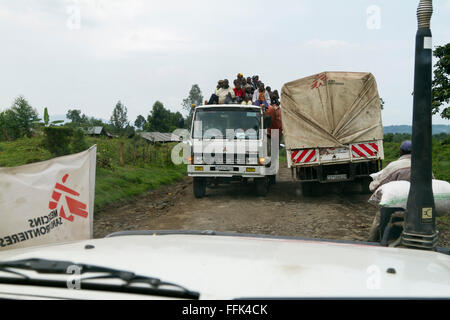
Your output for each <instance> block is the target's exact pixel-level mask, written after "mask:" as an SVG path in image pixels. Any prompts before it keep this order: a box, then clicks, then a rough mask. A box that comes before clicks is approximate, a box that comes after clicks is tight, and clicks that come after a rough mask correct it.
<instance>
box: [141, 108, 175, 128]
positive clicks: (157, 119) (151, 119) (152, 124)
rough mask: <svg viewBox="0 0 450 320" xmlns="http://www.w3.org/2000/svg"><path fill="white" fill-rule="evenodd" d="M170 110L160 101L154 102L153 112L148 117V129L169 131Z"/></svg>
mask: <svg viewBox="0 0 450 320" xmlns="http://www.w3.org/2000/svg"><path fill="white" fill-rule="evenodd" d="M169 121H170V111H169V110H167V109H166V108H164V105H163V104H162V103H161V102H160V101H156V102H155V103H154V104H153V108H152V111H151V113H150V114H149V115H148V117H147V124H146V126H145V130H146V131H159V132H168V131H169Z"/></svg>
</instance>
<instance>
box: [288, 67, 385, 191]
mask: <svg viewBox="0 0 450 320" xmlns="http://www.w3.org/2000/svg"><path fill="white" fill-rule="evenodd" d="M281 112H282V119H283V133H284V139H285V144H286V152H287V161H288V167H289V168H291V170H292V173H293V176H294V177H295V178H296V179H298V180H300V181H301V182H302V183H303V189H304V193H306V194H307V193H310V192H311V187H312V185H313V184H314V183H318V182H319V183H328V182H338V181H354V180H359V181H360V182H361V186H362V188H363V190H364V191H368V184H369V183H370V180H371V179H370V176H369V175H370V174H371V173H374V172H377V171H379V170H381V168H382V164H381V161H382V160H383V159H384V152H383V126H382V121H381V103H380V97H379V94H378V89H377V84H376V81H375V77H374V76H373V75H372V74H371V73H363V72H323V73H320V74H316V75H312V76H309V77H306V78H302V79H299V80H295V81H292V82H288V83H286V84H284V86H283V88H282V90H281Z"/></svg>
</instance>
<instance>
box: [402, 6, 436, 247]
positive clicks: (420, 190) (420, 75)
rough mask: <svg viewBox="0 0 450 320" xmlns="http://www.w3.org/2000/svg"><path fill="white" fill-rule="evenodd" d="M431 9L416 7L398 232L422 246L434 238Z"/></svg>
mask: <svg viewBox="0 0 450 320" xmlns="http://www.w3.org/2000/svg"><path fill="white" fill-rule="evenodd" d="M432 13H433V4H432V0H421V1H420V3H419V7H418V9H417V19H418V23H419V27H418V30H417V34H416V59H415V69H414V100H413V127H412V152H411V187H410V190H409V196H408V204H407V209H406V214H405V229H404V232H403V234H402V243H403V245H405V246H408V247H416V248H425V249H434V248H435V247H436V242H437V239H438V232H437V231H436V220H435V215H436V212H435V205H434V197H433V189H432V167H431V163H432V162H431V148H432V132H431V100H432V96H431V73H432V45H431V42H432V41H431V39H432V38H431V30H430V20H431V15H432Z"/></svg>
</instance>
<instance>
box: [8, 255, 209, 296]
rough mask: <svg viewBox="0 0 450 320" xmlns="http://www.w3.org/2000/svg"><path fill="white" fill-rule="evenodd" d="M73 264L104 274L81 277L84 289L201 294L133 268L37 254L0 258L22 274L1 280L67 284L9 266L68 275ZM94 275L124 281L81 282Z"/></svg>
mask: <svg viewBox="0 0 450 320" xmlns="http://www.w3.org/2000/svg"><path fill="white" fill-rule="evenodd" d="M73 266H77V267H78V268H80V271H79V273H80V274H87V273H104V275H100V276H93V277H82V278H80V284H81V288H82V289H83V290H101V291H112V292H126V293H137V294H151V295H159V296H168V297H177V298H187V299H199V297H200V294H199V293H198V292H195V291H191V290H188V289H186V288H185V287H183V286H181V285H178V284H174V283H171V282H165V281H161V280H160V279H158V278H154V277H148V276H142V275H137V274H135V273H134V272H130V271H124V270H119V269H112V268H107V267H102V266H97V265H90V264H83V263H78V264H77V263H74V262H71V261H61V260H46V259H37V258H32V259H24V260H15V261H4V262H0V271H2V272H8V273H13V274H16V275H19V276H21V278H18V277H13V278H5V277H0V283H7V284H19V285H36V286H46V287H60V288H67V281H66V280H48V279H33V278H30V277H29V276H27V275H25V274H22V273H19V272H16V271H13V270H10V269H21V270H32V271H35V272H37V273H42V274H65V275H71V274H70V273H68V272H67V270H68V268H69V267H73ZM93 279H120V280H123V281H124V284H122V285H111V284H103V283H90V282H83V281H86V280H93ZM135 283H145V284H148V285H149V287H142V286H139V287H137V286H132V284H135ZM162 286H165V287H172V288H174V289H163V288H160V287H162Z"/></svg>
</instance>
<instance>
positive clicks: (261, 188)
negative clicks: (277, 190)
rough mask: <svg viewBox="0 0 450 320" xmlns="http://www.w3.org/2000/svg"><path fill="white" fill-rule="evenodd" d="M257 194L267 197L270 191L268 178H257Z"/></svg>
mask: <svg viewBox="0 0 450 320" xmlns="http://www.w3.org/2000/svg"><path fill="white" fill-rule="evenodd" d="M255 186H256V194H257V195H258V196H260V197H265V196H266V195H267V191H268V189H269V183H268V181H267V179H266V178H255Z"/></svg>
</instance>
